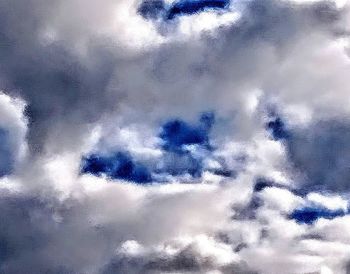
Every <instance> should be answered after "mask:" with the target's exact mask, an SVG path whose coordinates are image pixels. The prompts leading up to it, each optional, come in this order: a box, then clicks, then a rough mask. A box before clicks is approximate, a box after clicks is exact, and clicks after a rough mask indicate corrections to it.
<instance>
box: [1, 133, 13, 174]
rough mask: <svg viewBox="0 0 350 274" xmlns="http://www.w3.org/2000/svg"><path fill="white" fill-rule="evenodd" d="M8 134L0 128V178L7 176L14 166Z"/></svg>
mask: <svg viewBox="0 0 350 274" xmlns="http://www.w3.org/2000/svg"><path fill="white" fill-rule="evenodd" d="M13 154H14V152H13V148H12V146H11V144H10V135H9V132H8V131H7V130H5V129H2V128H0V177H2V176H5V175H9V174H10V173H11V172H12V171H13V169H14V165H15V159H14V155H13Z"/></svg>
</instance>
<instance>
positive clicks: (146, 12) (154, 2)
mask: <svg viewBox="0 0 350 274" xmlns="http://www.w3.org/2000/svg"><path fill="white" fill-rule="evenodd" d="M137 11H138V12H139V13H140V15H141V16H142V17H144V18H146V19H157V18H159V17H161V16H163V15H164V14H165V12H166V6H165V3H164V1H163V0H145V1H143V2H142V3H141V4H140V6H139V7H138V10H137Z"/></svg>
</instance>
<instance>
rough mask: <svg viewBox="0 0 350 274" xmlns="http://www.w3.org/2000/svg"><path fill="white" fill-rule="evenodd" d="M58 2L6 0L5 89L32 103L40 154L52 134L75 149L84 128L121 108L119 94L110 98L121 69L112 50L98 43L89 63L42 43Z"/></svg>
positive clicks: (1, 60)
mask: <svg viewBox="0 0 350 274" xmlns="http://www.w3.org/2000/svg"><path fill="white" fill-rule="evenodd" d="M55 3H56V1H47V2H46V3H44V2H43V1H39V0H30V1H29V2H25V1H21V0H19V1H16V3H13V2H12V1H2V2H1V12H0V16H1V19H0V20H1V21H0V37H2V39H1V47H0V73H1V79H0V88H1V89H3V90H5V91H6V92H9V93H15V94H17V95H18V94H19V95H20V96H22V97H23V99H25V100H26V101H27V103H28V108H27V112H26V113H27V115H28V117H29V120H30V127H29V134H28V140H29V144H30V148H31V149H32V151H40V150H41V149H42V147H43V144H44V143H45V142H46V141H47V140H48V138H49V137H50V136H49V135H50V134H54V135H56V136H57V135H59V138H56V140H55V142H56V147H61V148H62V147H63V148H64V147H67V146H75V145H76V144H77V136H79V135H80V134H81V131H83V130H85V129H83V125H84V124H86V123H89V122H93V121H96V120H98V119H99V117H100V115H101V114H102V113H103V112H104V110H107V109H111V108H114V107H115V103H114V102H115V100H113V101H114V102H113V104H111V98H113V94H109V95H107V92H108V91H107V85H108V82H109V79H110V77H111V74H112V72H113V67H114V65H115V62H114V61H113V60H114V57H113V56H112V55H111V54H110V53H109V52H108V50H105V49H104V48H103V46H101V45H100V47H99V49H96V48H94V46H93V42H92V43H91V51H90V52H89V60H90V62H92V63H91V64H90V65H88V64H87V63H84V62H83V61H82V60H80V59H79V58H78V57H77V56H75V55H73V53H72V52H71V51H70V50H69V49H67V48H66V47H65V45H64V43H63V42H62V43H61V42H54V43H51V44H47V43H46V44H45V43H44V42H42V41H40V33H41V31H42V28H43V27H44V26H45V21H46V16H49V14H50V13H51V12H52V11H51V10H50V8H52V7H54V5H55ZM26 6H30V7H31V8H30V9H28V8H25V7H26ZM18 18H21V20H20V21H19V20H18ZM78 125H79V126H78ZM55 131H56V132H55ZM53 132H55V133H53ZM59 132H64V133H65V134H60V133H59Z"/></svg>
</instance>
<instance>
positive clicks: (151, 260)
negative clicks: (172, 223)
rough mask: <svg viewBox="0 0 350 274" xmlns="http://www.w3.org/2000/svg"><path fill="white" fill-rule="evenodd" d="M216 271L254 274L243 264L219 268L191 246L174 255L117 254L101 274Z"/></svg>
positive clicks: (159, 252)
mask: <svg viewBox="0 0 350 274" xmlns="http://www.w3.org/2000/svg"><path fill="white" fill-rule="evenodd" d="M214 270H218V271H220V273H224V274H233V273H234V274H254V273H255V272H253V271H251V270H249V268H248V266H247V265H245V264H244V263H236V264H227V265H225V266H219V265H217V264H216V263H215V259H214V258H211V256H203V255H201V254H200V253H199V252H198V250H196V248H195V247H193V246H192V245H188V246H186V247H184V248H183V249H181V250H179V251H178V252H176V253H175V254H174V255H169V254H166V253H165V252H164V253H163V252H162V251H158V252H157V251H152V252H148V253H146V254H139V255H131V254H124V253H119V254H118V255H117V256H116V257H115V258H113V259H112V261H111V262H110V263H109V264H108V265H107V266H106V267H105V269H104V271H103V274H112V273H116V272H122V273H126V274H141V273H149V274H156V273H174V272H175V273H193V274H199V273H203V272H207V271H214Z"/></svg>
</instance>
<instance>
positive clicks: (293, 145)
mask: <svg viewBox="0 0 350 274" xmlns="http://www.w3.org/2000/svg"><path fill="white" fill-rule="evenodd" d="M349 138H350V127H349V124H348V123H347V122H345V121H344V122H339V121H332V120H331V121H321V122H318V123H314V124H312V125H310V126H309V127H308V128H303V129H300V130H296V131H293V132H292V135H291V138H289V139H288V142H287V149H288V155H289V158H290V160H291V162H292V165H293V166H294V167H295V168H296V170H297V171H299V172H300V173H301V174H302V175H304V179H303V178H301V179H300V180H303V181H302V186H303V188H307V189H315V190H326V191H327V190H328V191H349V187H350V184H349V181H350V170H349V166H350V156H349V155H350V154H349V151H350V146H349Z"/></svg>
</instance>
